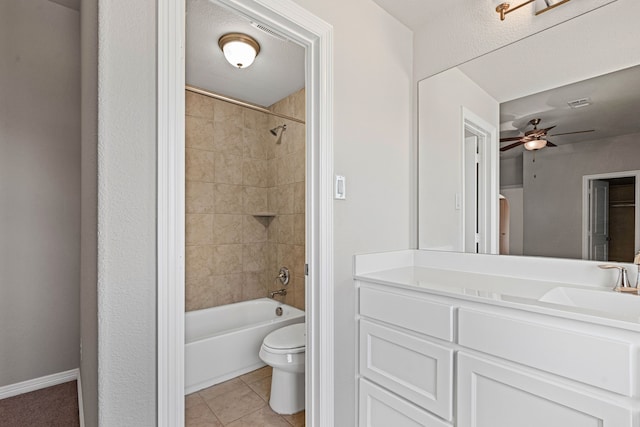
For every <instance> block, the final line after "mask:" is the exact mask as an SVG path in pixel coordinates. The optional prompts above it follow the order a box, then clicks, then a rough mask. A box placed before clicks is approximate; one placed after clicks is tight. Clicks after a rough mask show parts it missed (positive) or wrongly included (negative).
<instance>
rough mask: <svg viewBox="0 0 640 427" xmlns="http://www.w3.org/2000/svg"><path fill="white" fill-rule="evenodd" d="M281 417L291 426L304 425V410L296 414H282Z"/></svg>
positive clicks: (298, 426) (302, 426)
mask: <svg viewBox="0 0 640 427" xmlns="http://www.w3.org/2000/svg"><path fill="white" fill-rule="evenodd" d="M282 418H284V419H285V420H287V422H288V423H289V424H291V425H292V426H293V427H304V425H305V420H304V411H301V412H298V413H297V414H293V415H283V416H282Z"/></svg>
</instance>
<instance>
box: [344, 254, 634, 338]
mask: <svg viewBox="0 0 640 427" xmlns="http://www.w3.org/2000/svg"><path fill="white" fill-rule="evenodd" d="M356 258H357V257H356ZM354 277H355V279H356V280H361V281H366V282H372V283H378V284H383V285H388V286H393V287H399V288H405V289H411V290H417V291H423V292H425V293H429V294H433V295H441V296H445V297H453V298H458V299H464V300H468V301H474V302H481V303H486V304H491V305H497V306H503V307H509V308H514V309H519V310H526V311H530V312H536V313H540V314H545V315H551V316H556V317H562V318H567V319H574V320H579V321H583V322H589V323H594V324H599V325H604V326H612V327H616V328H621V329H627V330H632V331H638V332H640V313H638V316H637V317H625V316H621V315H617V314H615V313H610V312H605V311H596V310H590V309H584V308H579V307H572V306H566V305H560V304H552V303H545V302H540V301H538V299H539V298H540V297H542V296H543V295H544V294H545V293H546V292H548V291H550V290H551V289H554V288H556V287H560V286H562V287H572V288H581V289H589V290H596V291H602V292H613V291H611V290H610V288H606V287H594V286H579V285H576V284H571V283H562V282H552V281H548V280H533V279H525V278H519V277H508V276H502V275H494V274H480V273H472V272H463V271H456V270H446V269H437V268H430V267H416V266H402V267H399V268H389V269H385V270H381V271H373V272H371V271H369V272H362V273H358V272H357V271H356V273H355V275H354ZM623 297H625V298H640V296H638V295H624V296H623Z"/></svg>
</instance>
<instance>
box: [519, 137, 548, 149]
mask: <svg viewBox="0 0 640 427" xmlns="http://www.w3.org/2000/svg"><path fill="white" fill-rule="evenodd" d="M546 146H547V140H546V139H534V140H531V141H527V142H525V143H524V148H525V149H527V150H529V151H535V150H539V149H541V148H544V147H546Z"/></svg>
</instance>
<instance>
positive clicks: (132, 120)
mask: <svg viewBox="0 0 640 427" xmlns="http://www.w3.org/2000/svg"><path fill="white" fill-rule="evenodd" d="M156 16H157V15H156V1H155V0H136V1H130V0H98V25H97V28H98V29H97V32H98V163H97V165H98V302H97V308H98V318H99V322H98V349H99V352H98V366H99V369H98V395H99V397H100V400H99V402H100V407H99V414H98V418H99V424H100V425H102V426H140V427H143V426H153V425H155V424H156V77H155V76H156ZM88 25H91V23H89V24H88ZM88 71H91V70H90V69H89V70H88ZM83 309H84V307H83ZM87 311H88V313H87V314H88V315H89V316H92V315H93V313H92V310H91V308H90V307H88V310H87Z"/></svg>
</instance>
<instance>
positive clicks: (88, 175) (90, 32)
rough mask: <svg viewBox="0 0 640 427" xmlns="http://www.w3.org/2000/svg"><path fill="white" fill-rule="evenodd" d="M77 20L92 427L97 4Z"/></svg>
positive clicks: (84, 373) (93, 420)
mask: <svg viewBox="0 0 640 427" xmlns="http://www.w3.org/2000/svg"><path fill="white" fill-rule="evenodd" d="M80 15H81V18H80V19H81V21H80V24H81V27H80V34H81V36H80V37H81V46H80V50H81V59H82V63H81V67H82V78H81V87H82V89H81V90H82V99H81V105H82V109H81V122H82V123H81V138H82V142H81V189H80V194H81V196H82V200H81V206H80V209H81V219H80V227H81V235H80V344H81V346H82V353H81V358H80V375H81V378H82V404H83V406H84V422H85V426H86V427H97V425H98V308H97V303H98V289H97V286H96V285H97V280H98V277H97V276H98V265H97V263H98V211H97V209H98V188H97V186H98V165H97V161H98V26H97V22H98V0H83V1H82V9H81V10H80Z"/></svg>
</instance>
